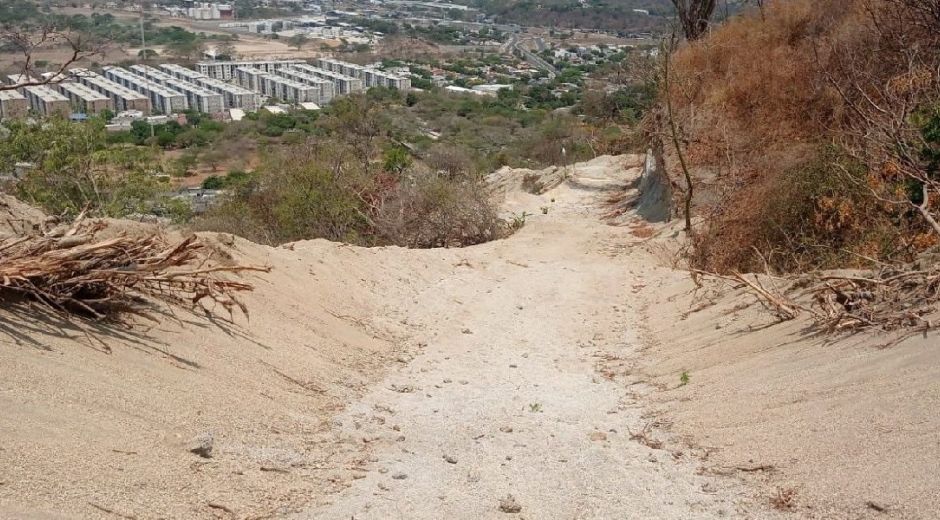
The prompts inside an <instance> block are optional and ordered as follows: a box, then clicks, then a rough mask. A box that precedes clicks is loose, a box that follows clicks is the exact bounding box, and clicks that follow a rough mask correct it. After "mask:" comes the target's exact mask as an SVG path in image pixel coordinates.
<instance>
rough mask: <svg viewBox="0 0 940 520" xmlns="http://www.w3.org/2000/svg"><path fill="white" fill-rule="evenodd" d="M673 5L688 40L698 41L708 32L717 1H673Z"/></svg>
mask: <svg viewBox="0 0 940 520" xmlns="http://www.w3.org/2000/svg"><path fill="white" fill-rule="evenodd" d="M672 3H673V5H674V6H675V7H676V15H677V16H678V17H679V23H680V24H681V26H682V32H683V34H685V37H686V39H687V40H689V41H694V40H697V39H699V38H701V37H702V36H703V35H704V34H705V32H706V31H708V24H709V20H711V17H712V14H714V12H715V7H716V6H717V0H672Z"/></svg>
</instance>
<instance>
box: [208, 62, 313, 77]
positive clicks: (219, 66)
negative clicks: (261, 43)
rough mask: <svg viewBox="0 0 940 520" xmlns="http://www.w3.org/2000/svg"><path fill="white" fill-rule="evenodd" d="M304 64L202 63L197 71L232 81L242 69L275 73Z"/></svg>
mask: <svg viewBox="0 0 940 520" xmlns="http://www.w3.org/2000/svg"><path fill="white" fill-rule="evenodd" d="M297 63H304V61H303V60H265V61H200V62H199V63H197V64H196V71H197V72H199V73H200V74H203V75H205V76H209V77H210V78H215V79H221V80H230V79H234V78H235V71H236V70H237V69H239V68H241V67H251V68H253V69H261V70H263V71H264V72H274V71H276V70H277V69H279V68H281V67H286V66H288V65H293V64H297Z"/></svg>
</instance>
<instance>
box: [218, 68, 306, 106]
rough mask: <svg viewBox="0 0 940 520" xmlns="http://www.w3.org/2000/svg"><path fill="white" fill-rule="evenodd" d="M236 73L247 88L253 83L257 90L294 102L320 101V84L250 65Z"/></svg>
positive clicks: (269, 95)
mask: <svg viewBox="0 0 940 520" xmlns="http://www.w3.org/2000/svg"><path fill="white" fill-rule="evenodd" d="M235 75H236V77H238V78H240V79H241V86H242V87H245V88H247V86H248V85H252V86H253V88H254V90H255V91H256V92H260V93H261V94H263V95H265V96H268V97H272V98H277V99H280V100H282V101H285V102H287V103H293V104H298V103H307V102H310V103H319V102H320V87H319V86H314V85H306V84H304V83H300V82H299V81H294V80H292V79H290V78H287V77H284V76H278V75H276V74H271V73H268V72H264V71H261V70H258V69H252V68H249V67H243V68H239V69H237V70H236V71H235Z"/></svg>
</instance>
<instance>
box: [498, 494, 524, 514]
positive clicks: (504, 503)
mask: <svg viewBox="0 0 940 520" xmlns="http://www.w3.org/2000/svg"><path fill="white" fill-rule="evenodd" d="M499 510H500V511H502V512H503V513H518V512H520V511H522V506H521V505H519V502H516V497H514V496H512V495H506V497H505V498H501V499H499Z"/></svg>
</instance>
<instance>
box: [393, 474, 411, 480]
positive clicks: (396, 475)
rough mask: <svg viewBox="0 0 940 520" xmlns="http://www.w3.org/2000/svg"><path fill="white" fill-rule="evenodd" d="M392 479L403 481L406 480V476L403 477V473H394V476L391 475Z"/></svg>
mask: <svg viewBox="0 0 940 520" xmlns="http://www.w3.org/2000/svg"><path fill="white" fill-rule="evenodd" d="M392 478H393V479H395V480H405V479H406V478H408V475H405V474H404V473H395V474H394V475H392Z"/></svg>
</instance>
